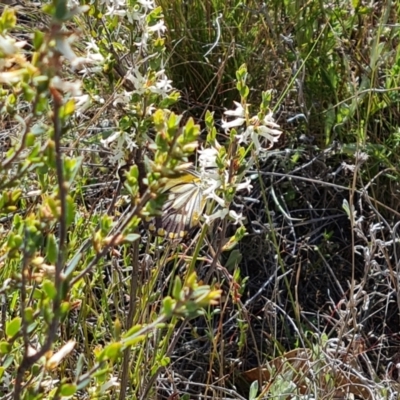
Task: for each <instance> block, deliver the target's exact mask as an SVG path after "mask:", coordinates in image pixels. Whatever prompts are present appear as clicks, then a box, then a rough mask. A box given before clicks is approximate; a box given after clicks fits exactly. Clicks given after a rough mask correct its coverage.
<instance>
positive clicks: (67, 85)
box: [50, 76, 82, 96]
mask: <svg viewBox="0 0 400 400" xmlns="http://www.w3.org/2000/svg"><path fill="white" fill-rule="evenodd" d="M81 84H82V82H81V81H71V82H69V81H63V80H62V79H61V78H60V77H59V76H55V77H54V78H53V79H52V80H51V83H50V85H51V86H52V87H53V88H55V89H58V90H60V91H62V92H64V93H70V94H71V95H72V96H80V95H81V94H82V91H81Z"/></svg>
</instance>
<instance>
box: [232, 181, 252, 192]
mask: <svg viewBox="0 0 400 400" xmlns="http://www.w3.org/2000/svg"><path fill="white" fill-rule="evenodd" d="M250 182H251V180H250V178H246V179H245V180H244V182H241V183H239V184H238V185H236V191H237V192H240V191H242V190H246V191H247V192H248V193H250V192H251V190H252V189H253V185H252V184H251V183H250Z"/></svg>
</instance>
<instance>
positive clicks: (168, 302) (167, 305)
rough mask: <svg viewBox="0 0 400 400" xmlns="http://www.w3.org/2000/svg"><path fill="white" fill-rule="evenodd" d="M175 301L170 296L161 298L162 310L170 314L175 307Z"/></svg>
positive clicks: (167, 314)
mask: <svg viewBox="0 0 400 400" xmlns="http://www.w3.org/2000/svg"><path fill="white" fill-rule="evenodd" d="M175 305H176V301H175V300H173V299H172V298H171V297H169V296H167V297H166V298H165V299H164V300H163V309H162V312H163V313H164V314H165V315H166V316H167V317H170V316H172V314H173V312H174V309H175Z"/></svg>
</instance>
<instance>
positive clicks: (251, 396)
mask: <svg viewBox="0 0 400 400" xmlns="http://www.w3.org/2000/svg"><path fill="white" fill-rule="evenodd" d="M257 393H258V381H254V382H253V383H252V384H251V386H250V393H249V400H253V399H256V398H257Z"/></svg>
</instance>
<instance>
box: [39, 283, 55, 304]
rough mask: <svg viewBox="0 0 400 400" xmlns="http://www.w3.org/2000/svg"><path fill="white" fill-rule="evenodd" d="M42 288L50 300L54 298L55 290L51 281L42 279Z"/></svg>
mask: <svg viewBox="0 0 400 400" xmlns="http://www.w3.org/2000/svg"><path fill="white" fill-rule="evenodd" d="M42 289H43V291H44V292H45V293H46V296H47V297H48V298H50V299H51V300H54V299H55V298H56V296H57V290H56V288H55V287H54V284H53V282H51V281H49V280H47V279H46V280H44V281H43V284H42Z"/></svg>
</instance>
